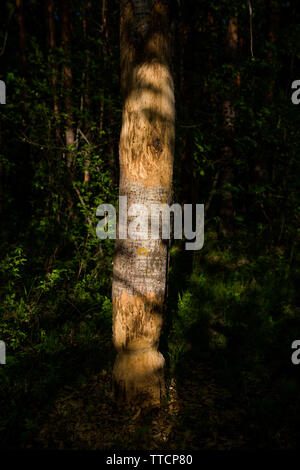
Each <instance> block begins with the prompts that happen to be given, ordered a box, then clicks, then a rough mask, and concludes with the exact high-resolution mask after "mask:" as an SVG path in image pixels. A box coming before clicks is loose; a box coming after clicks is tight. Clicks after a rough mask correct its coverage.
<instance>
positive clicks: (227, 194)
mask: <svg viewBox="0 0 300 470" xmlns="http://www.w3.org/2000/svg"><path fill="white" fill-rule="evenodd" d="M226 46H227V47H226V55H227V61H228V62H229V63H231V64H234V63H235V60H236V52H237V48H238V20H237V18H236V17H233V18H230V20H229V24H228V29H227V44H226ZM238 85H239V79H238V80H234V81H233V83H232V89H233V90H234V89H235V88H237V87H238ZM233 97H234V93H232V92H230V95H229V96H228V99H226V100H225V101H224V103H223V115H224V138H225V145H224V147H223V161H224V163H223V168H222V191H221V195H222V201H221V209H220V216H221V223H220V229H221V232H222V234H223V235H224V236H231V235H232V233H233V217H234V207H233V199H232V192H231V189H230V187H229V186H230V185H231V184H232V183H233V178H234V175H233V168H232V167H233V165H232V163H233V162H232V136H233V133H234V120H235V109H234V107H233V104H232V100H233Z"/></svg>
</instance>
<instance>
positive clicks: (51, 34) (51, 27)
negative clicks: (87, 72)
mask: <svg viewBox="0 0 300 470" xmlns="http://www.w3.org/2000/svg"><path fill="white" fill-rule="evenodd" d="M46 8H47V20H48V41H49V51H50V54H51V56H50V60H51V64H52V70H51V73H52V77H51V84H52V89H53V115H54V118H55V144H56V145H57V144H58V141H59V127H58V115H59V109H58V103H57V66H56V65H55V60H54V54H55V48H56V40H55V19H54V0H48V1H47V6H46Z"/></svg>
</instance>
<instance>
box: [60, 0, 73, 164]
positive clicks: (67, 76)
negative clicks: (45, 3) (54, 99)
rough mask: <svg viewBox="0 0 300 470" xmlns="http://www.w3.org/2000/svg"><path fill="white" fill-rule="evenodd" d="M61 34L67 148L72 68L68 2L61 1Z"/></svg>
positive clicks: (70, 126)
mask: <svg viewBox="0 0 300 470" xmlns="http://www.w3.org/2000/svg"><path fill="white" fill-rule="evenodd" d="M61 21H62V32H61V38H62V42H63V49H64V65H63V71H62V74H63V82H64V90H65V112H66V116H67V117H66V146H67V148H69V147H70V146H72V145H73V144H74V141H75V136H74V130H73V112H72V98H71V93H72V68H71V58H70V43H71V14H70V2H69V0H63V1H62V17H61ZM67 164H68V167H69V168H70V167H71V166H72V152H70V151H69V152H68V160H67Z"/></svg>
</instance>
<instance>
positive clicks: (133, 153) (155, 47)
mask: <svg viewBox="0 0 300 470" xmlns="http://www.w3.org/2000/svg"><path fill="white" fill-rule="evenodd" d="M120 33H121V44H120V46H121V87H122V91H123V96H124V106H123V120H122V130H121V135H120V145H119V157H120V189H119V194H120V195H122V196H127V202H128V207H129V206H130V205H131V204H132V203H143V204H144V205H145V206H146V207H147V209H148V213H149V214H150V204H151V203H156V204H159V203H161V202H162V201H165V202H168V203H170V202H171V192H172V174H173V153H174V137H175V129H174V121H175V102H174V86H173V78H172V74H171V45H172V35H171V32H170V15H169V4H168V2H167V1H164V0H155V1H153V2H149V1H144V2H143V1H130V0H124V1H122V2H121V28H120ZM131 219H132V218H130V217H128V221H129V222H130V221H131ZM149 224H150V221H149V220H148V226H149ZM124 228H125V229H126V227H124V225H123V223H122V221H120V224H119V235H120V234H121V231H122V230H124ZM144 235H145V234H144ZM149 238H150V237H149ZM167 263H168V244H167V243H166V242H163V241H162V240H161V239H157V240H150V239H148V240H131V239H130V238H127V239H121V238H120V237H118V239H117V240H116V245H115V256H114V272H113V289H112V299H113V312H114V315H113V340H114V345H115V347H116V349H117V352H118V354H117V358H116V361H115V365H114V371H113V376H114V391H115V396H116V398H117V400H118V401H120V400H121V401H126V402H129V403H134V404H140V405H141V406H159V405H160V403H161V399H162V397H163V395H164V393H165V385H164V362H165V361H164V358H163V356H162V354H161V353H160V352H159V351H158V345H159V337H160V332H161V327H162V322H163V312H164V304H165V296H166V282H167V270H168V269H167Z"/></svg>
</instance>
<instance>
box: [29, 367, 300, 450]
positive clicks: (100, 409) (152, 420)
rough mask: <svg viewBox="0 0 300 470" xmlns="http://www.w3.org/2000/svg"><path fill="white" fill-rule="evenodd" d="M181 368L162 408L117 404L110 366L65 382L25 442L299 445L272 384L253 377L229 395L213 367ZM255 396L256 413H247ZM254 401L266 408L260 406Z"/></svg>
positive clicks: (121, 446) (100, 446)
mask: <svg viewBox="0 0 300 470" xmlns="http://www.w3.org/2000/svg"><path fill="white" fill-rule="evenodd" d="M182 370H186V371H188V372H186V373H185V374H184V375H182V376H181V378H180V380H177V381H176V380H175V379H174V378H171V379H170V380H169V384H168V398H167V400H166V402H165V403H164V404H163V406H162V408H161V409H160V410H152V411H148V412H143V411H142V410H141V409H131V410H126V411H125V410H124V411H123V412H120V411H118V410H117V409H116V407H115V405H114V401H113V397H112V387H111V373H110V371H108V370H105V369H103V370H102V371H101V372H100V373H99V374H95V375H93V376H92V377H89V378H88V379H87V380H86V381H84V382H83V383H82V384H81V385H80V386H79V387H72V386H66V387H65V388H63V389H62V390H61V391H60V393H59V394H58V396H57V399H56V401H55V402H54V404H53V406H52V408H51V410H50V411H49V414H48V415H47V417H45V418H44V420H43V422H41V424H40V428H39V433H38V435H37V436H36V438H35V439H34V442H32V443H30V444H29V445H28V447H29V448H30V447H34V448H36V447H38V448H48V449H49V448H54V449H74V450H75V449H83V450H110V449H113V450H131V449H135V450H149V449H151V450H152V449H160V450H164V449H165V450H167V449H169V450H182V449H185V450H198V449H218V450H223V449H224V450H226V449H251V448H266V447H270V448H277V449H278V448H293V447H295V446H297V442H296V440H297V438H296V440H295V436H294V430H293V429H291V427H290V424H288V423H289V422H290V421H289V419H288V415H289V409H288V408H289V407H287V408H285V409H284V414H285V417H286V419H284V418H283V415H282V412H283V409H282V402H281V400H280V395H279V394H276V391H274V389H273V387H270V386H269V387H268V388H269V390H267V389H265V390H263V389H262V388H261V386H262V384H259V387H258V389H257V390H256V392H254V393H255V397H254V396H253V395H252V398H251V402H252V403H249V397H247V393H246V392H245V393H244V394H243V396H235V392H234V391H233V390H232V389H231V388H233V389H234V386H233V387H230V386H229V385H227V386H223V385H222V384H220V383H219V381H218V377H217V375H218V371H217V370H213V369H212V368H210V367H209V366H208V365H207V364H202V363H199V362H194V363H190V365H189V367H188V368H186V367H185V368H183V369H182ZM256 385H257V384H256ZM267 396H268V398H267ZM254 398H255V403H256V411H257V408H258V409H259V417H258V416H255V411H254V413H253V400H254ZM258 403H261V405H262V407H266V408H267V409H266V410H264V412H262V410H261V407H260V406H258V405H257V404H258ZM268 403H271V408H272V410H273V411H274V410H276V409H277V411H278V412H279V420H276V419H275V421H272V419H270V418H271V417H270V416H269V415H268V409H269V408H270V406H268ZM290 412H291V413H293V404H292V403H291V404H290ZM275 414H276V413H275ZM280 416H281V417H282V418H283V419H282V420H281V419H280ZM278 423H279V425H278ZM292 435H293V438H291V436H292ZM298 437H299V436H298Z"/></svg>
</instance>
